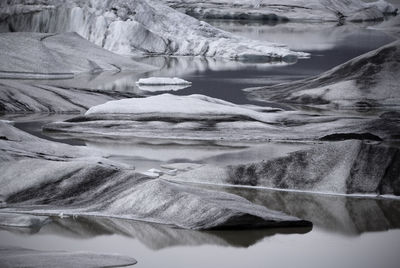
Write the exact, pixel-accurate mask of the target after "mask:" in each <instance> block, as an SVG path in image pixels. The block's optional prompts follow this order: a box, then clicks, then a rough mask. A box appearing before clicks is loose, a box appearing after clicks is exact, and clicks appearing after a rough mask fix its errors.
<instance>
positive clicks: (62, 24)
mask: <svg viewBox="0 0 400 268" xmlns="http://www.w3.org/2000/svg"><path fill="white" fill-rule="evenodd" d="M35 4H36V5H35ZM40 8H42V11H40V12H38V9H40ZM30 9H31V10H30ZM10 11H12V12H10ZM0 16H1V17H5V18H7V19H6V20H4V21H3V22H2V23H0V28H1V29H3V31H11V30H10V29H12V31H31V32H32V31H33V32H48V33H54V32H65V31H75V32H77V33H79V34H80V35H81V36H83V37H85V38H87V39H88V40H90V41H91V42H93V43H95V44H97V45H99V46H102V47H104V48H106V49H109V50H111V51H114V52H117V53H120V54H151V55H155V54H157V55H181V56H189V55H192V56H193V55H195V56H196V55H203V56H208V57H223V58H231V59H237V60H246V61H248V60H250V61H253V60H257V61H261V60H263V61H272V60H278V61H279V60H289V61H290V60H291V59H292V58H297V57H307V56H308V54H307V53H301V52H293V51H291V50H289V49H287V48H286V47H285V46H284V45H281V44H274V43H270V42H260V41H255V40H248V39H246V38H242V37H239V36H236V35H233V34H231V33H228V32H225V31H222V30H219V29H217V28H215V27H212V26H211V25H209V24H207V23H205V22H202V21H199V20H197V19H195V18H192V17H190V16H187V15H185V14H183V13H180V12H178V11H176V10H174V9H172V8H170V7H168V6H166V5H164V4H162V3H160V2H159V1H153V0H140V1H139V0H132V1H125V0H112V1H107V2H104V1H100V0H96V1H90V3H88V2H85V1H79V0H74V1H68V3H65V2H64V1H60V0H54V1H51V2H43V1H40V0H35V1H30V3H29V4H22V3H21V2H20V1H18V0H13V1H7V2H6V3H3V5H2V7H1V9H0Z"/></svg>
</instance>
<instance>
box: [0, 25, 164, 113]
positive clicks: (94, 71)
mask: <svg viewBox="0 0 400 268" xmlns="http://www.w3.org/2000/svg"><path fill="white" fill-rule="evenodd" d="M0 62H1V63H2V64H1V67H0V78H2V79H1V80H0V112H84V111H86V110H87V109H89V107H91V106H93V105H97V104H101V103H104V102H106V101H109V100H113V99H120V98H126V97H132V96H136V94H135V93H134V92H119V91H115V90H98V89H97V88H91V87H90V83H89V82H85V81H84V79H82V78H81V77H82V76H83V77H86V78H87V79H86V80H91V81H92V82H91V83H94V81H95V80H110V79H111V78H112V77H114V76H118V74H122V73H125V72H129V73H130V75H135V74H136V75H138V74H140V73H144V72H146V71H149V70H155V69H156V67H153V66H150V65H147V64H141V63H138V62H136V61H134V60H132V59H130V58H127V57H123V56H120V55H117V54H115V53H112V52H110V51H108V50H105V49H103V48H101V47H99V46H96V45H94V44H92V43H90V42H89V41H87V40H86V39H84V38H82V37H81V36H79V35H78V34H76V33H62V34H58V33H55V34H43V33H19V32H18V33H0ZM103 77H105V78H103ZM15 79H19V80H18V81H17V80H15ZM102 82H103V83H104V81H102Z"/></svg>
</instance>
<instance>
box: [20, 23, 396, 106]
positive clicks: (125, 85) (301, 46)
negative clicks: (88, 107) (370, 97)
mask: <svg viewBox="0 0 400 268" xmlns="http://www.w3.org/2000/svg"><path fill="white" fill-rule="evenodd" d="M210 23H212V24H215V25H216V26H218V27H220V28H223V29H225V30H228V31H233V32H235V33H237V34H240V35H244V36H246V37H250V38H253V39H260V40H269V41H274V42H277V43H285V44H288V45H289V47H292V48H293V49H298V50H303V51H307V52H310V53H311V58H310V59H301V60H299V61H298V62H292V63H259V62H241V61H233V60H228V59H221V58H204V57H163V56H156V57H144V58H136V60H138V61H140V62H142V63H146V64H150V65H153V66H155V67H156V68H158V69H156V70H154V71H150V72H147V73H144V74H137V73H136V74H135V73H130V72H120V73H109V72H103V73H99V74H95V75H93V74H90V75H89V74H86V75H85V74H83V75H78V76H76V77H75V78H74V79H58V80H34V81H29V80H25V81H24V82H25V83H36V84H51V85H56V86H59V87H66V88H68V87H73V88H85V89H90V90H100V91H102V90H112V91H119V92H126V93H130V94H131V95H130V97H132V96H134V95H142V96H143V95H152V94H159V93H160V92H165V91H168V92H171V93H173V94H177V95H189V94H204V95H207V96H211V97H215V98H219V99H223V100H227V101H231V102H234V103H238V104H244V103H254V104H260V105H266V104H265V103H258V102H255V101H249V100H247V98H246V96H245V94H244V93H243V92H242V90H241V89H243V88H247V87H255V86H261V85H272V84H276V83H283V82H289V81H293V80H298V79H302V78H305V77H308V76H311V75H316V74H320V73H321V72H323V71H326V70H328V69H330V68H333V67H334V66H337V65H339V64H341V63H343V62H345V61H347V60H350V59H352V58H354V57H356V56H359V55H361V54H363V53H365V52H367V51H370V50H373V49H375V48H378V47H379V46H382V45H384V44H387V43H389V42H391V41H392V40H393V38H392V37H389V36H387V35H386V34H385V33H383V32H380V31H376V30H369V29H366V27H367V26H368V25H361V24H346V25H341V26H337V25H333V24H322V25H321V24H312V23H309V24H299V23H286V24H278V25H276V26H270V25H264V24H259V23H247V24H245V25H243V24H241V23H239V22H235V21H231V22H229V21H210ZM152 76H161V77H163V76H165V77H181V78H183V79H185V80H188V81H191V82H192V86H190V87H186V88H180V89H179V90H178V89H177V88H166V89H165V90H162V91H160V89H157V90H156V91H155V90H154V89H153V88H152V89H150V90H148V89H145V90H141V89H140V88H139V87H138V86H137V85H136V81H137V80H138V79H139V78H144V77H152ZM127 96H128V95H127ZM268 105H270V106H271V105H272V106H279V104H268ZM279 107H281V106H279Z"/></svg>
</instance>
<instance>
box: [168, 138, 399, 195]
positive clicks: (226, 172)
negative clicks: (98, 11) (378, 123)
mask: <svg viewBox="0 0 400 268" xmlns="http://www.w3.org/2000/svg"><path fill="white" fill-rule="evenodd" d="M399 152H400V151H399V149H398V148H396V147H391V146H388V145H385V144H373V143H370V142H368V141H357V140H348V141H336V142H327V143H323V144H316V145H312V146H311V148H307V149H301V150H298V151H294V152H290V153H289V154H288V155H287V156H282V157H276V158H272V159H267V160H262V161H260V162H250V163H243V164H234V165H227V166H225V167H213V166H210V165H203V166H200V167H196V168H193V169H190V170H184V171H180V172H179V174H177V175H175V176H170V175H168V174H164V175H162V176H161V178H164V179H167V180H171V181H184V182H197V183H209V184H223V185H236V186H238V185H239V186H249V187H264V188H269V189H284V190H296V191H305V192H314V193H325V194H360V195H396V196H399V195H400V175H399V173H398V168H397V166H399V165H400V159H399V157H398V156H397V155H398V154H399Z"/></svg>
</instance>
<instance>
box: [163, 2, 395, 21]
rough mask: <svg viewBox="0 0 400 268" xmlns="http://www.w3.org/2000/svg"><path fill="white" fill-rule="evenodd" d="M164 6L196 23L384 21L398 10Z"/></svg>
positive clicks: (378, 6)
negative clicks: (184, 14)
mask: <svg viewBox="0 0 400 268" xmlns="http://www.w3.org/2000/svg"><path fill="white" fill-rule="evenodd" d="M163 1H164V2H165V3H166V4H167V5H169V6H171V7H173V8H175V9H177V10H179V11H181V12H183V13H186V14H188V15H191V16H193V17H196V18H199V19H231V20H232V19H233V20H262V21H269V22H275V23H276V22H285V21H288V20H290V21H308V22H315V21H332V22H344V21H368V20H383V18H384V16H385V15H388V14H396V13H397V9H396V8H395V7H394V6H393V5H391V4H389V3H388V2H386V1H384V0H379V1H376V2H371V3H365V2H364V1H362V0H280V1H277V0H257V1H254V0H212V1H211V0H201V1H195V0H163Z"/></svg>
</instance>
